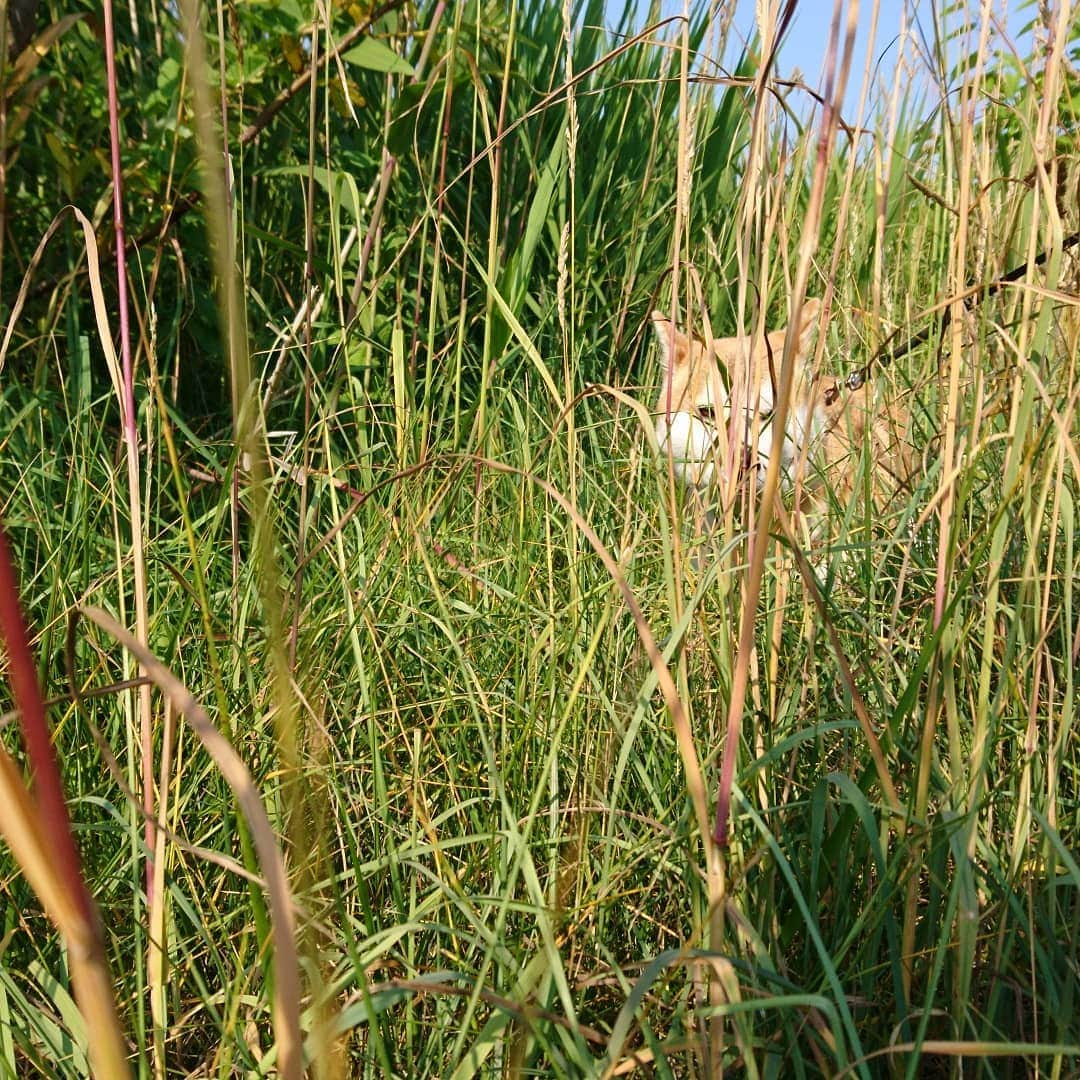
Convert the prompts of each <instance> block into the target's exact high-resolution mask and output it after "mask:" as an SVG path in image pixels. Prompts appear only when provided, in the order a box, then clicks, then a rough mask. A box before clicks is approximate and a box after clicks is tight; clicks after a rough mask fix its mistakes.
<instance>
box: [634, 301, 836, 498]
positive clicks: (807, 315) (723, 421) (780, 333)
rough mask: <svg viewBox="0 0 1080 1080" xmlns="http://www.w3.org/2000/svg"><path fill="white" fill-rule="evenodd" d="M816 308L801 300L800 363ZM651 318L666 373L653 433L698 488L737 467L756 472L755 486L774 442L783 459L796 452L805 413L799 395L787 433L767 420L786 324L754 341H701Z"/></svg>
mask: <svg viewBox="0 0 1080 1080" xmlns="http://www.w3.org/2000/svg"><path fill="white" fill-rule="evenodd" d="M820 313H821V303H820V301H818V300H807V301H806V302H805V303H804V304H803V306H802V312H801V315H800V318H799V334H798V337H797V339H796V342H795V347H796V353H797V361H798V362H799V365H800V367H802V366H804V365H805V361H806V360H807V358H808V357H809V356H810V355H811V354H812V350H813V346H814V338H815V336H816V333H817V326H818V321H819V317H820ZM652 323H653V329H654V331H655V333H656V338H657V341H658V342H659V344H660V360H661V366H662V369H663V373H664V379H663V384H662V386H661V390H660V398H659V401H658V402H657V406H656V412H657V421H656V438H657V441H658V442H659V444H660V448H661V450H662V451H664V453H665V454H670V455H671V458H672V462H673V464H674V466H675V471H676V474H677V475H678V476H679V477H680V478H681V479H682V480H683V481H684V482H685V483H686V484H688V485H690V486H692V487H696V488H699V489H703V488H706V487H708V486H710V485H711V484H713V483H714V482H716V481H718V480H724V479H725V478H727V477H729V476H731V474H732V472H733V471H735V472H738V473H740V474H742V473H747V472H750V473H753V474H754V475H755V476H756V481H757V484H758V486H760V485H761V484H762V483H763V481H764V476H765V469H766V467H767V466H768V462H769V457H770V455H771V454H772V453H773V452H774V449H775V447H777V446H780V447H782V452H783V454H784V457H785V459H787V458H789V457H790V458H794V456H795V453H796V452H797V449H798V443H799V441H800V439H799V436H800V434H801V433H805V431H807V430H809V419H810V418H809V417H808V416H807V415H804V414H801V413H800V411H799V410H800V406H799V404H798V402H797V401H796V402H793V406H792V410H791V419H790V420H789V423H788V425H787V429H788V434H787V437H784V436H782V434H781V433H780V432H779V431H774V430H773V423H772V412H773V407H774V395H775V390H774V387H775V382H776V379H777V377H778V376H779V373H780V361H781V355H782V352H783V347H784V336H785V334H786V333H787V330H786V328H785V329H783V330H776V331H773V332H772V333H770V334H767V335H765V336H764V337H760V338H758V339H757V340H756V341H755V340H752V339H751V338H750V337H729V338H713V339H712V340H711V342H706V341H703V340H701V339H699V338H697V337H694V336H691V335H689V334H686V333H684V332H683V331H682V330H680V329H679V328H678V327H677V326H675V324H674V323H672V321H671V320H670V319H669V318H668V317H667V316H666V315H664V314H663V313H662V312H659V311H654V312H653V314H652ZM792 436H794V437H795V441H794V442H793V441H792ZM788 463H789V462H787V461H786V460H785V464H788Z"/></svg>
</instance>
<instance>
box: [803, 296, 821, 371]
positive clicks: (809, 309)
mask: <svg viewBox="0 0 1080 1080" xmlns="http://www.w3.org/2000/svg"><path fill="white" fill-rule="evenodd" d="M820 325H821V301H820V300H819V299H818V298H817V297H816V296H815V297H811V298H810V299H808V300H804V301H803V306H802V311H801V312H800V313H799V355H800V356H808V355H809V354H810V353H811V352H813V350H814V345H815V344H816V342H817V336H818V329H819V327H820Z"/></svg>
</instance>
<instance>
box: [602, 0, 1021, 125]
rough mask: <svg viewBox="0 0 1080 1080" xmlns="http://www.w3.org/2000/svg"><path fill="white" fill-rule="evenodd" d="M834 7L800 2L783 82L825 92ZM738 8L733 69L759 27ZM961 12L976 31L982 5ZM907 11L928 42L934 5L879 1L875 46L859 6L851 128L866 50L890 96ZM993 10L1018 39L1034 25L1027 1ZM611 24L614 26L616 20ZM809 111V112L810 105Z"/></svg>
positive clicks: (785, 50) (665, 2) (827, 0)
mask: <svg viewBox="0 0 1080 1080" xmlns="http://www.w3.org/2000/svg"><path fill="white" fill-rule="evenodd" d="M773 2H775V0H773ZM624 6H625V5H624V3H620V2H619V0H608V11H609V14H614V15H618V14H621V12H622V11H623V9H624ZM833 6H834V5H833V0H800V3H799V4H798V7H797V8H796V14H795V17H794V21H793V23H792V25H791V27H790V29H789V30H788V33H787V35H786V37H785V38H784V42H783V44H782V45H781V48H780V52H779V56H778V60H777V74H778V75H779V76H781V77H789V76H791V75H792V74H793V73H794V72H795V71H796V70H798V71H800V72H801V73H802V76H803V78H804V80H805V81H806V82H807V83H808V84H809V85H810V86H812V87H817V88H819V89H820V88H821V87H822V83H823V78H822V66H823V63H824V59H825V50H826V46H827V42H828V35H829V24H830V21H831V19H832V15H833ZM946 6H949V5H948V2H947V0H938V3H937V5H936V7H937V10H938V11H940V10H941V9H942V8H943V7H946ZM735 7H736V13H735V19H734V22H733V24H732V36H731V40H730V42H729V56H728V57H726V63H727V64H728V65H731V64H733V63H734V59H735V55H737V52H738V43H739V42H740V41H742V40H744V39H745V38H746V37H748V36H749V35H750V34H751V33H752V32H753V30H754V25H755V23H754V10H755V5H754V0H735ZM958 7H959V9H960V13H959V14H958V15H956V16H954V17H953V18H954V19H955V20H957V22H959V20H961V19H962V18H963V14H964V9H965V8H966V10H967V13H968V18H969V19H970V21H971V22H972V23H973V24H975V25H977V23H978V12H979V4H978V3H977V2H974V0H968V3H967V4H960V5H958ZM905 8H906V10H907V12H908V19H909V27H910V26H912V25H913V21H912V20H913V18H914V20H917V23H918V24H919V25H921V27H922V29H923V31H924V32H925V34H926V36H927V38H928V39H929V38H930V37H931V31H932V27H933V14H932V10H933V9H932V7H931V3H930V0H879V2H878V3H877V10H878V21H877V30H876V33H875V35H874V40H873V42H872V43H871V41H870V25H871V21H872V15H873V9H874V0H863V2H862V3H860V4H859V15H858V23H857V26H858V30H857V33H856V44H855V52H854V54H853V59H852V68H851V73H850V75H849V77H848V89H847V93H846V95H845V103H844V109H843V113H844V118H845V119H846V120H849V121H852V122H853V121H854V120H855V111H856V107H857V104H858V96H859V89H860V86H861V83H862V77H863V69H864V67H865V64H866V57H867V48H868V46H869V45H871V44H872V45H873V59H874V62H875V64H876V65H877V66H876V71H877V76H876V78H877V81H878V84H879V86H880V81H881V80H885V83H886V92H888V91H889V90H891V87H892V80H893V75H894V73H895V70H896V62H897V59H898V56H899V50H900V44H899V42H898V40H897V37H898V35H899V33H900V26H901V17H902V14H903V12H904V10H905ZM993 9H994V11H995V13H996V14H998V15H999V16H1001V15H1002V14H1003V13H1004V15H1005V17H1004V24H1005V26H1006V27H1007V29H1008V32H1009V33H1010V34H1011V35H1013V36H1019V31H1020V28H1021V27H1023V26H1024V25H1025V24H1026V23H1028V22H1030V21H1031V19H1032V17H1033V14H1034V5H1033V4H1032V3H1031V2H1030V0H1028V2H1024V0H993ZM647 10H648V3H647V2H646V0H642V2H641V3H640V5H639V12H640V13H641V15H640V19H639V24H640V23H641V22H642V21H643V19H644V13H645V12H646V11H647ZM661 10H662V13H663V15H664V16H668V15H676V14H679V13H681V12H682V10H683V4H682V0H662V3H661ZM610 21H612V22H613V21H614V19H611V20H610ZM957 22H953V20H950V23H951V24H952V25H956V24H957ZM1025 45H1026V47H1025ZM1021 46H1022V47H1021V52H1022V54H1025V53H1026V52H1027V51H1028V50H1029V48H1030V37H1028V39H1027V42H1026V43H1025V42H1021ZM732 50H734V52H732ZM950 52H951V54H952V55H953V57H954V58H955V55H956V53H955V52H954V51H953V50H950ZM908 56H909V58H910V57H912V56H913V51H912V48H911V46H909V49H908ZM926 75H927V73H926V69H925V66H923V65H921V64H918V63H916V64H914V66H913V67H912V68H909V69H907V70H906V71H905V78H906V79H907V81H908V83H909V84H911V83H912V82H913V81H914V82H915V83H916V85H915V86H914V88H915V89H916V90H917V89H920V87H919V86H918V85H917V83H918V80H920V79H925V78H926ZM924 85H925V84H924ZM874 100H875V88H874V85H873V84H872V85H871V90H870V96H869V103H870V111H871V112H872V107H873V102H874ZM791 104H792V105H793V106H794V107H796V108H798V103H797V101H796V100H795V99H791ZM806 108H807V109H809V102H808V103H807V106H806ZM798 111H800V112H802V111H803V110H802V109H799V110H798Z"/></svg>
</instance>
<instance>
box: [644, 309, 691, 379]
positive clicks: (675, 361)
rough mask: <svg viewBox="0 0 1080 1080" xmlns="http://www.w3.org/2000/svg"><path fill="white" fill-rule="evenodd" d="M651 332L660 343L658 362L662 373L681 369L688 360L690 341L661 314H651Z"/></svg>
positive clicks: (656, 312) (657, 312)
mask: <svg viewBox="0 0 1080 1080" xmlns="http://www.w3.org/2000/svg"><path fill="white" fill-rule="evenodd" d="M652 324H653V330H655V331H656V340H657V341H659V342H660V362H661V363H662V364H663V365H664V371H670V370H671V369H672V367H681V366H682V365H683V364H685V363H686V361H687V360H689V359H690V339H689V338H688V337H687V336H686V335H685V334H684V333H683V332H682V331H681V330H679V329H678V327H676V325H675V324H674V323H673V322H672V321H671V320H670V319H669V318H668V317H667V316H666V315H664V314H663V313H662V312H659V311H654V312H653V313H652Z"/></svg>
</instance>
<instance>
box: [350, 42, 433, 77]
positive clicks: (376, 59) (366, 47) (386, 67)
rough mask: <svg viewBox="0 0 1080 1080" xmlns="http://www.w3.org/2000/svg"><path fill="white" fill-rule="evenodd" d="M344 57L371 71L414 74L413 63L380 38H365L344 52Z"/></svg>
mask: <svg viewBox="0 0 1080 1080" xmlns="http://www.w3.org/2000/svg"><path fill="white" fill-rule="evenodd" d="M342 59H344V60H347V61H348V62H349V63H350V64H356V66H357V67H362V68H368V69H369V70H371V71H388V72H390V73H391V74H392V75H413V74H415V73H414V72H413V67H412V64H410V63H409V62H408V61H407V60H403V59H402V58H401V57H400V56H398V54H397V53H396V52H394V50H393V49H391V48H390V46H389V45H387V44H386V43H385V42H382V41H379V40H378V38H372V37H368V38H364V40H363V41H361V42H360V44H359V45H357V46H356V47H355V48H352V49H350V50H349V51H348V52H347V53H342Z"/></svg>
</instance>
